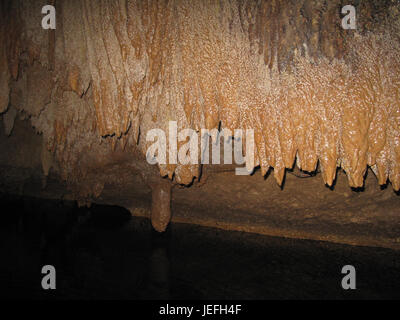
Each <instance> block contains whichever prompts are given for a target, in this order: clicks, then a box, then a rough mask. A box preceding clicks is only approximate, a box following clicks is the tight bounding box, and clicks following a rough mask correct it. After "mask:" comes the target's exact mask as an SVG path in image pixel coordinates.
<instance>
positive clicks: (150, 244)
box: [0, 196, 400, 299]
mask: <svg viewBox="0 0 400 320" xmlns="http://www.w3.org/2000/svg"><path fill="white" fill-rule="evenodd" d="M1 200H2V204H3V208H4V209H5V210H3V221H2V224H1V227H0V229H1V231H0V256H1V257H2V258H1V261H2V262H1V266H0V284H1V285H0V296H1V297H3V298H12V299H13V298H16V299H19V298H28V299H31V298H32V299H399V298H400V254H399V252H398V251H396V250H391V249H384V248H373V247H357V246H350V245H341V244H334V243H329V242H323V241H311V240H295V239H286V238H279V237H270V236H263V235H258V234H250V233H245V232H238V231H225V230H220V229H214V228H207V227H201V226H195V225H190V224H181V223H173V224H171V225H170V227H169V228H168V231H167V232H166V233H164V234H158V233H156V232H154V231H152V230H151V227H150V223H149V221H148V219H145V218H140V217H131V215H130V214H129V212H127V211H126V210H124V209H122V208H119V207H106V206H99V205H94V206H93V207H92V208H91V209H90V214H89V213H88V212H89V211H88V210H86V209H77V208H75V207H74V206H72V205H70V204H69V205H68V206H64V205H63V204H60V201H48V202H46V203H45V204H44V205H43V202H44V201H43V200H40V201H39V200H32V199H31V200H29V201H27V200H23V201H21V200H20V199H17V198H16V199H12V200H10V198H9V197H8V198H7V197H4V196H3V197H2V198H1ZM38 202H40V204H38ZM71 212H73V214H71ZM71 217H73V219H72V218H71ZM47 264H50V265H53V266H54V267H55V268H56V272H57V276H56V283H57V287H56V290H48V291H45V290H43V289H42V288H41V281H42V277H43V276H44V275H42V274H41V268H42V266H43V265H47ZM344 265H353V266H354V267H355V268H356V272H357V276H356V284H357V289H356V290H343V289H342V287H341V281H342V278H343V277H344V276H345V275H343V274H341V270H342V267H343V266H344Z"/></svg>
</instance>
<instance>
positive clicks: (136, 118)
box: [0, 0, 400, 249]
mask: <svg viewBox="0 0 400 320" xmlns="http://www.w3.org/2000/svg"><path fill="white" fill-rule="evenodd" d="M342 5H343V3H342V1H339V0H335V1H329V3H328V2H326V1H320V0H315V1H314V0H303V1H279V0H277V1H209V2H203V1H180V0H176V1H147V2H145V1H140V0H138V1H122V0H121V1H105V0H104V1H97V2H93V1H89V0H88V1H61V0H60V1H57V3H56V9H57V29H56V31H54V30H43V29H42V28H41V25H40V18H41V15H40V12H41V6H42V3H41V1H36V0H24V1H10V0H5V1H1V3H0V18H1V22H0V41H1V43H3V44H4V45H3V46H2V47H1V48H0V68H1V69H0V112H1V120H2V121H1V122H0V131H1V132H4V133H5V135H1V137H0V150H1V153H0V168H1V170H0V177H1V179H0V190H1V191H3V192H5V193H8V194H19V195H23V194H25V195H30V196H36V197H42V198H44V199H46V198H58V199H68V200H76V201H78V204H79V205H80V206H86V205H90V204H91V203H95V202H97V203H103V204H112V205H120V206H123V207H125V208H126V209H128V210H130V212H131V213H132V214H133V215H140V216H146V217H153V225H154V226H155V227H156V229H158V230H159V231H162V230H164V229H165V227H166V226H167V224H168V222H169V218H170V217H172V219H175V221H176V222H191V223H197V224H202V225H204V226H217V227H220V228H224V229H231V230H243V231H248V232H257V233H263V234H269V235H283V236H288V237H296V238H309V239H317V240H328V241H334V242H342V243H348V244H357V245H373V246H383V247H389V248H397V249H398V248H399V244H400V235H399V230H400V228H399V214H400V212H399V209H398V208H399V194H398V190H399V188H400V158H399V157H400V149H399V147H400V140H399V139H400V136H399V134H400V131H399V128H400V109H399V106H400V104H399V96H400V95H399V88H400V82H399V81H400V78H399V74H400V55H399V52H400V51H399V48H400V45H399V44H400V41H399V34H400V32H399V31H400V24H399V21H400V19H399V14H400V13H399V12H400V11H399V3H398V1H374V0H368V1H362V2H359V3H358V4H356V5H355V9H356V11H357V30H344V29H343V28H341V25H340V21H341V18H342V16H341V15H340V9H341V7H342ZM170 121H176V122H177V128H178V129H179V130H180V129H183V128H191V129H194V130H197V131H198V130H200V129H202V128H205V129H215V130H217V129H221V130H222V129H224V130H225V129H231V130H232V129H235V128H242V129H248V128H252V129H254V131H255V132H254V133H255V150H254V157H255V163H254V165H251V164H250V166H251V168H249V169H253V167H255V174H254V175H252V176H248V177H238V176H235V175H234V174H233V173H232V172H231V171H229V170H230V169H226V171H225V168H214V167H212V166H211V167H206V166H204V167H202V166H200V165H198V164H189V165H187V164H173V163H168V164H166V165H159V166H156V165H150V164H149V163H148V162H147V161H146V159H145V154H146V150H147V149H148V147H149V142H148V141H146V139H145V138H146V133H147V132H148V131H149V130H151V129H154V128H159V129H162V130H164V131H165V132H166V133H167V137H168V136H169V131H168V124H169V122H170ZM183 144H184V141H180V142H179V143H178V146H179V147H181V146H182V145H183ZM169 156H170V154H167V158H168V159H169ZM338 168H340V169H338ZM300 170H301V171H300ZM310 173H311V175H313V176H314V177H312V178H310V179H308V178H307V179H300V178H301V177H304V176H306V177H308V176H309V175H310ZM296 175H297V176H300V178H299V179H298V177H296ZM272 176H273V177H274V178H275V181H276V182H277V184H276V183H275V181H274V180H273V179H272ZM375 177H376V179H375ZM165 183H169V184H170V187H171V190H172V193H171V194H169V192H166V193H165V192H164V193H161V192H158V191H159V190H158V189H157V188H156V189H155V190H156V191H154V192H153V199H154V201H153V213H152V214H151V209H149V205H148V204H149V203H151V199H152V196H151V190H152V188H153V189H154V185H159V184H165ZM326 185H327V186H330V188H328V187H326ZM183 186H185V187H183ZM380 186H382V189H383V190H381V189H380ZM351 188H353V189H351ZM392 189H393V190H394V191H395V192H393V191H392ZM165 190H167V187H166V188H165ZM396 192H397V193H396ZM162 194H163V195H162ZM170 201H171V203H170ZM170 204H171V208H172V211H170V210H169V209H170Z"/></svg>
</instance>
